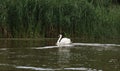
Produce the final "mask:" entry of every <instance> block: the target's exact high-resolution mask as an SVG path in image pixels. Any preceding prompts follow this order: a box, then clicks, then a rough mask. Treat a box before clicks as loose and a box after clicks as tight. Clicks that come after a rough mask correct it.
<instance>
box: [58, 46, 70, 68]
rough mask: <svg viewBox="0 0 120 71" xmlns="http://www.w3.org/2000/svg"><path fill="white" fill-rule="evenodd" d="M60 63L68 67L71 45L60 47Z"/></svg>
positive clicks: (62, 66) (61, 65)
mask: <svg viewBox="0 0 120 71" xmlns="http://www.w3.org/2000/svg"><path fill="white" fill-rule="evenodd" d="M58 55H59V59H58V64H59V66H60V67H61V68H65V67H68V65H69V59H70V48H69V47H59V49H58Z"/></svg>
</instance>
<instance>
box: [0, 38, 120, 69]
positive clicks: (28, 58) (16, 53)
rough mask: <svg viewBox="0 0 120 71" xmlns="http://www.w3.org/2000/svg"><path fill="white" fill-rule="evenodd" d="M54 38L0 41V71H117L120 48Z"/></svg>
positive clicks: (119, 62) (117, 45) (118, 46)
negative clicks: (61, 43)
mask: <svg viewBox="0 0 120 71" xmlns="http://www.w3.org/2000/svg"><path fill="white" fill-rule="evenodd" d="M55 43H56V39H19V40H18V39H1V40H0V71H56V70H59V71H66V70H67V71H120V45H119V44H114V43H112V44H111V43H89V42H80V41H76V40H74V42H73V43H72V44H71V45H72V46H56V45H55Z"/></svg>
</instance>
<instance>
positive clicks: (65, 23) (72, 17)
mask: <svg viewBox="0 0 120 71" xmlns="http://www.w3.org/2000/svg"><path fill="white" fill-rule="evenodd" d="M0 9H1V10H0V37H33V38H35V37H41V38H43V37H55V36H57V35H58V34H59V33H63V32H64V33H65V35H67V36H70V37H80V38H116V37H117V38H119V36H120V28H119V27H120V23H119V22H120V20H119V18H120V13H119V11H120V6H119V5H114V4H112V0H0Z"/></svg>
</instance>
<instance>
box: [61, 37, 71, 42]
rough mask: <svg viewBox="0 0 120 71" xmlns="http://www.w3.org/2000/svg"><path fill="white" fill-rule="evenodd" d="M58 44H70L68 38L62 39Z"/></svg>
mask: <svg viewBox="0 0 120 71" xmlns="http://www.w3.org/2000/svg"><path fill="white" fill-rule="evenodd" d="M60 43H71V40H70V39H69V38H62V39H61V41H60Z"/></svg>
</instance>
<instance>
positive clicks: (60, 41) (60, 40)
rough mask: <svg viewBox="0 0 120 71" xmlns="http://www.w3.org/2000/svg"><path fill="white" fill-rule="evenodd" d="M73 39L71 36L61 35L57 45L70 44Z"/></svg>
mask: <svg viewBox="0 0 120 71" xmlns="http://www.w3.org/2000/svg"><path fill="white" fill-rule="evenodd" d="M71 43H72V42H71V40H70V39H69V38H62V35H61V34H60V35H59V39H58V40H57V43H56V45H58V46H59V45H69V44H71Z"/></svg>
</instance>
